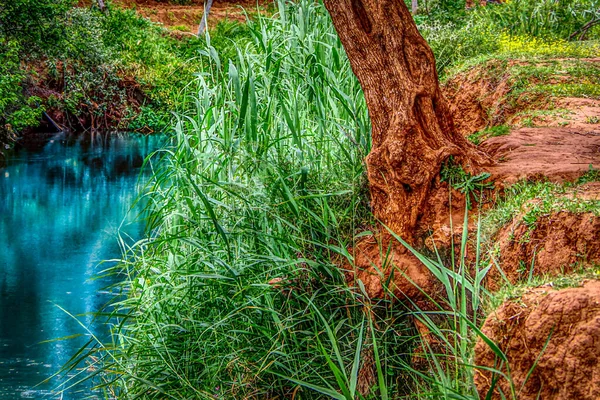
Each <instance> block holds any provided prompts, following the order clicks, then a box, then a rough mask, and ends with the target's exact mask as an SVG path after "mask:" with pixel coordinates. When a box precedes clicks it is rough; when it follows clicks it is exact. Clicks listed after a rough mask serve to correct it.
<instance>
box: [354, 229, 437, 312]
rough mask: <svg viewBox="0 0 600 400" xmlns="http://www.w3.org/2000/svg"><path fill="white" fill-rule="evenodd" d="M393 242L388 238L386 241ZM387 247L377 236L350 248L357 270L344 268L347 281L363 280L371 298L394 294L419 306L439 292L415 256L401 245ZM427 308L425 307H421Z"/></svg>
mask: <svg viewBox="0 0 600 400" xmlns="http://www.w3.org/2000/svg"><path fill="white" fill-rule="evenodd" d="M384 240H385V241H386V242H391V241H390V239H389V238H387V239H384ZM391 246H392V247H391V248H388V246H386V245H382V244H381V239H379V238H376V237H374V236H370V237H365V238H362V239H361V240H360V241H359V242H358V243H357V245H356V246H355V247H354V248H353V249H350V250H349V251H350V254H353V255H354V267H353V268H352V267H350V266H349V265H346V266H343V268H344V269H345V274H346V280H347V281H348V282H350V283H356V281H358V280H360V281H361V282H362V283H363V284H364V287H365V290H366V292H367V294H368V295H369V297H371V298H374V299H377V298H384V297H386V295H387V293H389V292H391V293H394V295H396V296H397V297H398V298H399V299H405V298H406V299H410V300H411V301H413V302H415V303H417V304H420V303H419V302H420V301H423V300H425V299H426V298H427V296H428V295H429V296H435V293H437V292H439V282H438V280H437V279H435V277H434V276H433V275H432V274H431V272H430V271H429V269H428V268H427V267H426V266H425V265H423V263H421V262H420V261H419V260H418V259H417V258H416V257H415V256H413V255H412V254H411V253H410V252H409V251H408V250H406V249H405V248H404V247H402V246H401V245H400V244H397V243H396V244H394V245H391ZM421 306H422V307H425V305H421Z"/></svg>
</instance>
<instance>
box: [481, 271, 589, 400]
mask: <svg viewBox="0 0 600 400" xmlns="http://www.w3.org/2000/svg"><path fill="white" fill-rule="evenodd" d="M482 331H483V333H484V334H485V335H486V336H487V337H488V338H490V339H491V340H492V341H494V342H495V343H497V344H498V346H499V348H500V349H501V350H502V351H503V352H504V354H505V355H506V358H507V361H508V366H509V367H510V372H508V368H507V366H506V365H500V367H498V365H499V360H498V359H497V357H496V356H495V354H494V352H493V351H492V350H491V349H490V348H489V346H488V345H487V344H485V343H484V342H483V341H482V340H479V341H478V343H477V345H476V346H475V363H476V365H479V366H484V367H488V368H495V369H496V370H500V371H502V372H504V373H505V374H507V375H508V376H510V377H511V378H512V382H513V384H514V386H513V387H514V391H515V392H514V394H515V395H516V396H515V397H516V398H517V399H519V400H529V399H531V400H534V399H544V400H559V399H560V400H569V399H573V400H575V399H577V400H586V399H589V400H592V399H599V398H600V282H598V281H592V282H588V283H586V284H585V285H584V286H583V287H580V288H571V289H564V290H560V291H555V290H551V289H543V288H542V289H536V290H534V291H532V292H530V293H528V294H526V295H525V296H524V297H523V298H521V299H518V300H511V301H508V302H506V303H504V304H503V305H502V306H500V307H499V308H498V310H496V311H495V312H494V313H492V314H490V316H489V317H488V319H487V321H486V322H485V324H484V326H483V328H482ZM494 379H497V385H496V388H495V392H494V396H493V397H492V398H493V399H500V398H501V396H500V393H499V392H500V391H502V393H504V395H505V396H506V397H505V398H509V399H512V398H515V397H513V395H512V394H511V389H510V385H509V382H508V381H507V380H506V379H505V378H500V377H498V376H497V375H496V376H495V377H493V376H492V374H491V372H489V371H485V370H479V371H478V373H477V374H476V376H475V384H476V385H477V388H478V390H479V393H480V397H481V398H482V399H484V398H486V394H487V393H488V391H489V390H490V387H491V382H492V381H493V380H494Z"/></svg>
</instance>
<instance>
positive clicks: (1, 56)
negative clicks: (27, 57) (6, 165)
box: [0, 37, 43, 153]
mask: <svg viewBox="0 0 600 400" xmlns="http://www.w3.org/2000/svg"><path fill="white" fill-rule="evenodd" d="M0 48H1V49H2V51H0V146H2V148H5V147H8V146H9V145H10V143H11V142H12V141H13V140H14V138H15V133H16V132H18V131H20V130H21V129H23V128H25V127H27V126H37V125H38V123H39V120H40V118H41V116H42V112H43V107H40V106H39V105H40V103H41V99H39V98H37V97H29V98H27V96H26V95H25V93H24V89H23V81H24V80H25V78H26V74H25V72H24V71H22V70H21V63H20V61H19V52H20V46H19V44H18V43H17V42H16V41H14V40H10V41H8V40H6V39H3V38H2V37H0ZM2 150H3V149H0V153H1V152H2Z"/></svg>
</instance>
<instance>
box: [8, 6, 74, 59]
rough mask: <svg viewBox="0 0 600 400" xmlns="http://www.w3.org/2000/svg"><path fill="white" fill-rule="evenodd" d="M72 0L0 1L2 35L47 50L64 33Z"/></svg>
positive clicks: (51, 50)
mask: <svg viewBox="0 0 600 400" xmlns="http://www.w3.org/2000/svg"><path fill="white" fill-rule="evenodd" d="M73 3H74V1H73V0H0V21H2V22H1V23H0V36H3V37H5V38H8V39H11V40H18V41H19V42H20V43H21V44H23V45H27V46H28V47H30V48H31V47H34V48H36V49H41V50H44V51H47V52H53V51H54V49H53V47H54V45H55V43H57V42H60V41H61V40H62V37H63V35H64V30H63V23H62V22H63V21H64V19H65V16H66V13H67V12H68V10H69V9H70V8H71V7H72V5H73Z"/></svg>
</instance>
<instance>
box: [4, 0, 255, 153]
mask: <svg viewBox="0 0 600 400" xmlns="http://www.w3.org/2000/svg"><path fill="white" fill-rule="evenodd" d="M72 3H73V2H72V1H70V0H61V1H58V2H50V1H47V2H41V3H40V4H39V5H38V6H36V7H34V8H33V9H31V10H28V11H27V12H26V13H24V12H23V10H22V9H21V8H23V7H28V6H26V3H24V2H20V1H17V2H15V3H14V5H13V6H11V8H7V9H6V11H5V12H4V13H3V14H2V18H3V20H5V22H6V24H3V25H2V26H4V27H7V26H11V27H14V29H13V28H11V29H1V30H0V43H1V44H2V46H1V49H2V50H1V51H0V59H1V60H2V61H3V62H2V63H1V65H0V73H1V74H2V78H1V79H0V96H1V97H2V101H0V139H1V142H2V146H3V147H4V146H10V144H11V143H12V142H13V141H14V140H16V139H18V137H19V136H21V135H23V134H27V133H28V132H31V131H36V130H40V131H56V130H62V129H65V130H69V131H71V132H81V131H86V130H102V131H137V132H144V133H151V132H158V131H163V130H165V129H167V127H169V126H170V125H171V119H172V112H181V111H183V110H181V109H180V106H181V105H182V104H185V101H184V98H185V97H186V95H187V94H188V93H189V89H192V88H190V87H189V84H190V82H192V81H193V77H194V74H196V73H198V72H201V71H203V66H202V64H201V63H200V61H199V60H200V53H201V52H207V51H209V46H208V45H207V43H206V41H205V40H204V39H198V38H197V37H195V36H193V35H188V36H181V35H177V36H174V35H173V34H172V32H173V31H171V30H168V29H166V28H165V27H163V25H162V24H160V23H154V22H152V21H150V20H149V19H146V18H143V17H142V16H141V15H140V14H139V13H137V12H136V10H131V9H128V8H126V7H125V4H120V3H118V2H116V3H115V4H114V5H113V4H110V5H109V9H108V11H107V12H106V13H103V12H101V11H100V10H98V9H97V8H96V7H94V6H92V5H85V4H81V6H79V7H75V6H74V5H73V4H72ZM27 13H29V14H30V15H31V16H32V19H37V20H39V21H40V22H39V25H40V27H43V29H45V30H46V33H45V35H37V34H33V33H31V32H37V30H38V29H39V28H40V27H35V26H30V23H29V20H28V19H26V18H24V17H23V15H25V14H27ZM238 19H239V17H238ZM214 21H216V20H214ZM219 21H220V23H216V22H214V23H212V24H211V29H213V30H214V36H215V40H214V41H213V42H212V46H213V47H215V48H217V49H219V51H221V52H225V53H227V50H226V48H227V47H229V46H230V42H229V39H235V38H240V37H242V36H248V35H249V33H248V31H247V29H246V28H245V26H244V25H243V24H240V23H239V22H231V21H228V20H219ZM211 22H212V21H211ZM192 91H193V90H192Z"/></svg>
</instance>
